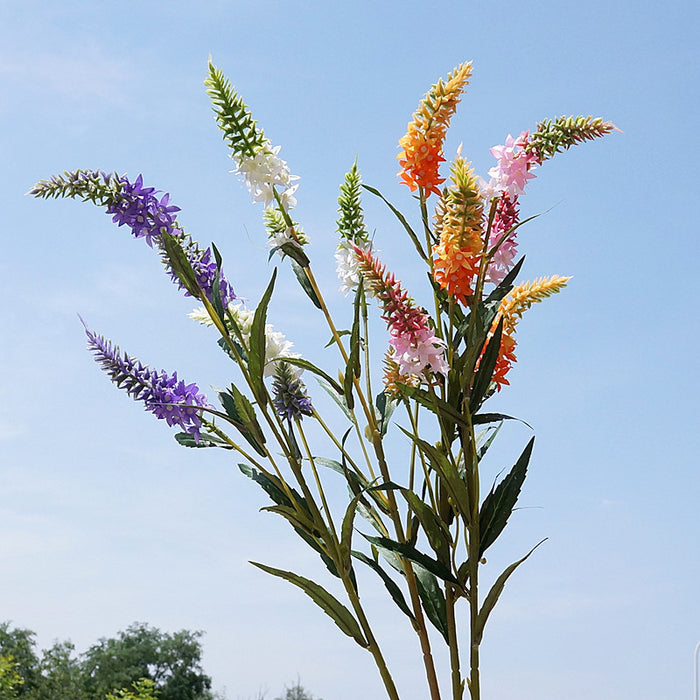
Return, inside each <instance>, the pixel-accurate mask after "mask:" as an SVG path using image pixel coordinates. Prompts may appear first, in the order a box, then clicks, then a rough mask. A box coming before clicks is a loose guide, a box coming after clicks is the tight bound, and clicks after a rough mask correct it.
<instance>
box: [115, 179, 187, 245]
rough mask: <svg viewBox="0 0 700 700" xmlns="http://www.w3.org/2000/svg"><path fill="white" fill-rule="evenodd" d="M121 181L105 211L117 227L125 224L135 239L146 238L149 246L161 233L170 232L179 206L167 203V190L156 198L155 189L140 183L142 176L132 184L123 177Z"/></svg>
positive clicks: (160, 236) (171, 232)
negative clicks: (118, 190)
mask: <svg viewBox="0 0 700 700" xmlns="http://www.w3.org/2000/svg"><path fill="white" fill-rule="evenodd" d="M120 182H121V190H120V192H119V194H118V195H117V196H116V197H115V199H114V201H113V202H111V203H110V204H109V206H108V207H107V213H108V214H113V216H112V221H114V222H115V223H116V224H118V225H119V226H123V225H124V224H126V225H127V226H128V227H129V228H130V229H131V232H132V233H133V235H134V236H135V237H136V238H144V237H145V238H146V243H148V245H149V246H151V247H153V241H154V239H155V240H156V241H158V239H161V238H162V236H163V234H164V233H169V234H171V235H172V234H173V230H174V228H175V225H176V224H175V212H178V211H180V207H176V206H174V205H172V204H170V203H169V202H170V195H169V194H168V193H167V192H166V193H165V194H164V195H163V196H162V197H161V198H160V199H158V197H156V196H155V195H156V194H157V193H158V190H156V189H154V188H153V187H144V186H143V176H142V175H139V176H138V177H137V178H136V180H135V181H134V182H133V183H132V182H129V180H128V179H127V177H126V176H124V177H122V178H121V180H120Z"/></svg>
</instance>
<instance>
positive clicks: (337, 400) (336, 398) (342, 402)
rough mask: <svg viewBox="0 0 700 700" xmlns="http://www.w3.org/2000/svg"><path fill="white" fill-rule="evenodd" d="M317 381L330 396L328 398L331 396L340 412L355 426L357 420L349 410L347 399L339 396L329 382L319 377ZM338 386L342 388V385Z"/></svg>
mask: <svg viewBox="0 0 700 700" xmlns="http://www.w3.org/2000/svg"><path fill="white" fill-rule="evenodd" d="M316 381H317V382H318V384H319V386H320V387H321V389H323V390H324V391H325V392H326V393H327V394H328V396H330V397H331V398H332V399H333V401H335V403H336V404H337V405H338V407H339V408H340V410H341V411H342V412H343V413H344V414H345V417H346V418H347V419H348V420H349V421H350V422H351V423H353V424H354V423H355V419H354V417H353V415H352V411H351V410H350V409H349V408H348V404H347V402H346V401H345V397H344V396H339V395H338V393H337V392H336V390H335V389H334V388H333V387H331V385H330V384H329V383H328V382H326V381H324V380H323V379H319V378H318V377H316ZM338 386H340V385H338Z"/></svg>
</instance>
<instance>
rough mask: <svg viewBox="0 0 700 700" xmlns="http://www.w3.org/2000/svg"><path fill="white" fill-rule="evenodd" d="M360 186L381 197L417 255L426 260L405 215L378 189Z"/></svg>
mask: <svg viewBox="0 0 700 700" xmlns="http://www.w3.org/2000/svg"><path fill="white" fill-rule="evenodd" d="M362 186H363V187H364V188H365V189H366V190H367V191H368V192H371V193H372V194H373V195H375V196H377V197H379V199H381V200H382V201H383V202H384V203H385V204H386V205H387V206H388V207H389V209H391V211H392V212H393V213H394V216H396V218H397V219H398V220H399V221H400V222H401V225H402V226H403V227H404V228H405V229H406V233H408V236H409V238H410V239H411V240H412V241H413V245H414V246H415V247H416V250H417V251H418V255H420V256H421V258H422V259H423V260H424V261H425V262H428V256H427V255H426V254H425V251H424V250H423V246H422V244H421V242H420V239H419V238H418V236H417V235H416V233H415V231H414V230H413V229H412V228H411V227H410V225H409V223H408V221H406V217H405V216H404V215H403V214H402V213H401V212H400V211H399V210H398V209H397V208H396V207H395V206H394V205H393V204H391V202H389V201H388V200H387V199H385V198H384V195H383V194H382V193H381V192H380V191H379V190H376V189H374V187H370V186H369V185H365V184H363V185H362Z"/></svg>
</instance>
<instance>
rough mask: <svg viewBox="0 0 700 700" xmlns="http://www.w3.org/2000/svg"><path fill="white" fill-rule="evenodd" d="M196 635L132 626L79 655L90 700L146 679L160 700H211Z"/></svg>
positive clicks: (207, 679)
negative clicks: (81, 657) (81, 655)
mask: <svg viewBox="0 0 700 700" xmlns="http://www.w3.org/2000/svg"><path fill="white" fill-rule="evenodd" d="M200 637H201V632H189V631H187V630H181V631H180V632H175V633H174V634H168V633H165V632H161V631H160V630H159V629H157V628H155V627H150V626H149V625H147V624H144V623H135V624H133V625H131V626H130V627H128V628H127V629H126V630H125V631H123V632H120V633H119V635H118V636H117V637H116V638H112V639H105V638H103V639H100V640H99V641H98V642H97V644H94V645H93V646H92V647H90V649H88V651H87V652H86V653H85V655H84V661H83V672H84V675H85V684H86V688H87V690H88V697H89V698H90V700H93V699H94V700H102V698H104V697H105V695H107V694H108V693H113V692H114V691H115V690H118V689H121V688H128V687H130V686H133V684H134V683H136V682H137V681H140V680H142V679H144V678H145V679H150V680H151V681H153V683H154V688H155V690H157V691H158V698H159V700H212V698H213V695H212V693H211V678H210V677H209V676H207V675H206V674H205V673H204V671H203V670H202V667H201V657H202V648H201V645H200V642H199V638H200Z"/></svg>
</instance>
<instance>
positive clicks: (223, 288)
mask: <svg viewBox="0 0 700 700" xmlns="http://www.w3.org/2000/svg"><path fill="white" fill-rule="evenodd" d="M119 185H120V189H119V191H118V192H116V193H115V194H114V195H113V196H112V198H111V201H110V202H109V204H108V205H107V213H108V214H112V221H114V223H116V224H118V225H119V226H124V225H125V224H126V225H127V226H128V227H129V228H130V229H131V233H132V234H133V235H134V237H135V238H145V239H146V243H148V245H149V246H151V247H153V243H154V242H155V244H156V246H157V247H158V248H159V249H160V250H161V251H162V252H163V256H162V257H163V262H164V264H165V266H166V267H167V268H168V273H169V274H170V277H171V279H172V280H173V282H174V283H175V284H177V286H178V287H180V289H182V290H183V291H184V292H185V295H186V296H190V294H189V293H188V292H187V290H186V289H185V287H184V285H183V284H182V283H181V282H180V280H179V279H178V277H177V275H176V274H175V272H174V271H173V270H172V268H171V267H170V264H169V260H168V258H167V256H166V255H165V247H164V245H163V234H166V233H167V234H169V235H170V236H174V237H175V238H177V239H178V241H179V242H180V245H181V246H182V248H183V250H184V251H185V254H186V255H187V259H188V260H189V262H190V265H192V269H193V270H194V273H195V275H196V276H197V282H198V283H199V286H200V287H201V288H202V290H203V291H204V293H205V294H206V296H207V299H209V301H212V294H213V287H214V279H215V276H216V262H215V261H214V260H213V256H212V253H211V250H210V249H209V248H206V249H205V250H201V249H200V248H199V246H198V245H197V244H196V243H195V241H193V240H192V239H191V238H190V236H189V235H188V234H186V233H185V232H184V231H183V230H182V229H181V228H180V227H179V225H178V223H177V218H176V212H178V211H180V207H176V206H174V205H172V204H170V195H169V194H168V193H167V192H166V193H165V194H164V195H163V196H162V197H161V198H160V199H158V197H156V194H158V193H159V192H160V190H156V189H155V188H153V187H144V186H143V176H142V175H139V176H138V177H137V178H136V180H134V182H130V181H129V179H128V178H127V177H126V175H123V176H121V177H120V178H119ZM219 290H220V292H221V303H222V305H223V307H224V308H226V307H227V306H228V303H229V301H233V300H234V299H236V295H235V294H234V293H233V289H232V287H231V285H230V284H229V283H228V282H227V281H226V278H225V277H224V276H223V274H222V273H219Z"/></svg>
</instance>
